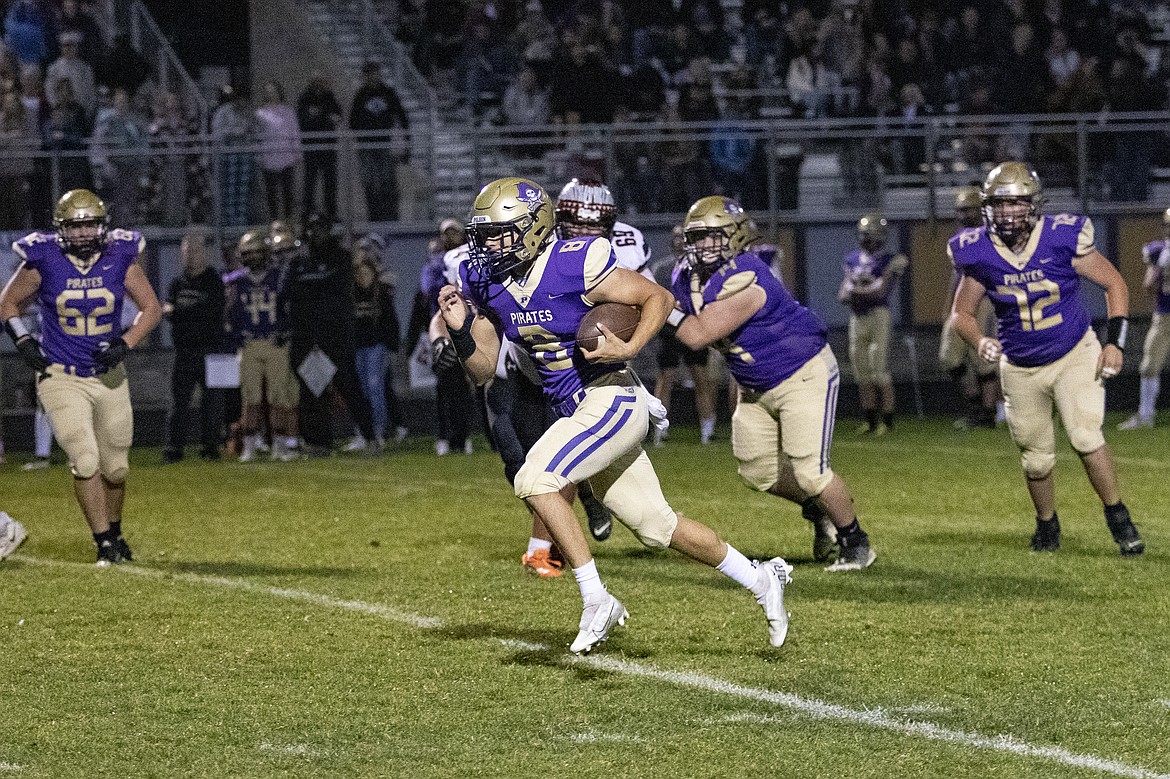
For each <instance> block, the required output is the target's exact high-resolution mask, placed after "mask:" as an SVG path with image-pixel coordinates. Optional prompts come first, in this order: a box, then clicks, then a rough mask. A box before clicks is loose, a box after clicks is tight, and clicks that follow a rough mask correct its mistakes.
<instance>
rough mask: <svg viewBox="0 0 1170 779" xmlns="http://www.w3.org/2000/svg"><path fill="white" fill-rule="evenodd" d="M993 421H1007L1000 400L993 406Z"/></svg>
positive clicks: (1005, 411)
mask: <svg viewBox="0 0 1170 779" xmlns="http://www.w3.org/2000/svg"><path fill="white" fill-rule="evenodd" d="M995 421H996V422H1006V421H1007V408H1006V407H1005V406H1004V405H1003V401H1002V400H1001V401H999V402H998V403H996V404H995Z"/></svg>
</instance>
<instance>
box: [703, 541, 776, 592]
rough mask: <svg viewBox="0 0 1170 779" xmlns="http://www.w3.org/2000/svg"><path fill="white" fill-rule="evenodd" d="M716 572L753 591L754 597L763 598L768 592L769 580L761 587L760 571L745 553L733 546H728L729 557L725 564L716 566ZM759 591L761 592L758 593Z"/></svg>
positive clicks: (724, 559)
mask: <svg viewBox="0 0 1170 779" xmlns="http://www.w3.org/2000/svg"><path fill="white" fill-rule="evenodd" d="M715 570H717V571H719V572H720V573H722V574H726V575H727V576H730V577H731V578H732V579H734V580H735V581H737V582H739V583H740V584H742V585H743V586H744V587H747V588H748V589H749V590H751V591H752V595H755V596H756V597H757V598H759V597H761V596H762V595H763V594H764V592H766V591H767V579H765V580H764V584H763V586H761V585H760V574H759V569H758V568H756V566H754V565H752V561H751V560H749V559H747V558H746V557H744V556H743V553H742V552H740V551H739V550H738V549H736V548H735V547H734V546H732V545H731V544H728V545H727V556H726V557H724V558H723V562H721V563H719V565H717V566H715ZM757 590H759V592H757Z"/></svg>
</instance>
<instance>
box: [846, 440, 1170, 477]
mask: <svg viewBox="0 0 1170 779" xmlns="http://www.w3.org/2000/svg"><path fill="white" fill-rule="evenodd" d="M889 443H890V440H889V439H887V440H886V441H883V442H880V443H879V442H877V441H858V440H853V439H850V438H834V439H833V447H834V448H837V447H845V448H847V449H862V450H865V451H872V452H881V453H883V454H887V455H888V454H890V453H891V452H892V451H893V450H892V449H891V448H890V447H889V445H888V444H889ZM914 451H915V452H925V453H928V454H949V455H962V456H967V457H976V458H980V459H986V458H988V457H999V458H1004V457H1010V458H1013V459H1016V460H1018V459H1019V457H1020V452H1019V450H1018V449H1016V448H1015V446H1014V445H1013V444H1012V442H1011V441H1010V440H1009V439H1006V438H1005V439H1004V447H1003V449H1002V450H1000V449H987V448H985V447H976V446H947V445H945V444H927V445H925V446H919V445H915V446H914ZM1112 454H1113V461H1114V462H1115V463H1118V464H1120V465H1132V466H1134V467H1143V468H1158V469H1162V470H1166V471H1170V461H1166V460H1159V459H1156V458H1153V457H1126V456H1124V455H1119V454H1117V453H1116V452H1113V453H1112ZM1056 459H1058V460H1064V461H1067V462H1073V461H1075V460H1079V459H1080V458H1079V457H1078V456H1077V455H1076V454H1074V453H1073V452H1057V453H1056Z"/></svg>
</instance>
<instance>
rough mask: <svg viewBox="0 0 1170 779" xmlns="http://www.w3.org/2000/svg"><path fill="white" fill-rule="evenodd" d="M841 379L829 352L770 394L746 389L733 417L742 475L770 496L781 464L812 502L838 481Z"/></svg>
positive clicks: (734, 445)
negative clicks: (835, 449)
mask: <svg viewBox="0 0 1170 779" xmlns="http://www.w3.org/2000/svg"><path fill="white" fill-rule="evenodd" d="M840 385H841V375H840V371H839V370H838V368H837V358H836V357H835V356H834V355H833V350H832V349H831V348H829V347H828V346H825V348H824V349H822V350H821V351H820V353H819V354H817V355H816V356H815V357H813V358H812V359H811V360H809V361H808V362H806V363H805V364H804V365H802V366H801V367H800V370H798V371H797V372H796V373H794V374H792V375H791V376H789V377H788V378H787V379H785V380H784V381H782V382H780V383H779V384H777V385H776V386H775V387H773V388H772V389H770V390H768V391H767V392H764V393H759V392H753V391H752V390H748V389H745V388H743V387H740V390H739V403H738V405H736V407H735V413H734V414H732V416H731V450H732V452H733V453H734V454H735V459H736V460H738V461H739V475H740V477H741V478H742V479H743V480H744V481H745V482H747V483H748V485H749V486H751V487H753V488H755V489H757V490H760V491H764V490H767V489H769V488H771V487H772V486H773V485H774V484H776V482H777V481H778V480H779V478H780V464H781V458H785V459H786V460H787V461H788V463H790V464H791V465H792V470H793V472H794V473H795V474H796V482H797V484H798V485H799V486H800V488H801V489H802V490H804V492H805V493H807V494H808V495H809V496H815V495H820V494H821V493H822V492H824V490H825V487H827V486H829V482H830V481H832V479H833V471H832V469H831V468H830V467H829V449H830V447H831V446H832V442H833V421H834V419H835V418H836V413H837V391H838V389H839V388H840Z"/></svg>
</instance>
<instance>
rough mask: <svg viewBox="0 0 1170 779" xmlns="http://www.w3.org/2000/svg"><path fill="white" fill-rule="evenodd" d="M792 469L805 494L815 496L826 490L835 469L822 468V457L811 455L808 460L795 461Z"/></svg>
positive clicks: (798, 484)
mask: <svg viewBox="0 0 1170 779" xmlns="http://www.w3.org/2000/svg"><path fill="white" fill-rule="evenodd" d="M792 470H793V472H794V473H795V474H796V484H797V486H799V487H800V489H801V490H802V491H803V492H804V494H805V495H808V496H809V497H812V498H815V497H816V496H817V495H820V494H821V493H822V492H824V491H825V488H826V487H828V486H829V482H831V481H832V480H833V469H832V468H826V469H825V470H824V471H822V470H821V469H820V457H819V456H817V457H810V458H807V459H806V460H801V461H793V463H792Z"/></svg>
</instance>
